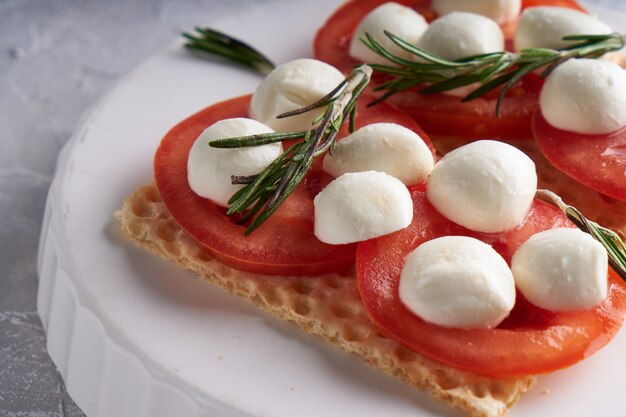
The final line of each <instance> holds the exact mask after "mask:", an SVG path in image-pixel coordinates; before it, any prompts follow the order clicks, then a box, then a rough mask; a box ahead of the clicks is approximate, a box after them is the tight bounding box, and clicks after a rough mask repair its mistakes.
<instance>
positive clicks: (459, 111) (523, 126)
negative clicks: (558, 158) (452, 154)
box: [313, 0, 584, 139]
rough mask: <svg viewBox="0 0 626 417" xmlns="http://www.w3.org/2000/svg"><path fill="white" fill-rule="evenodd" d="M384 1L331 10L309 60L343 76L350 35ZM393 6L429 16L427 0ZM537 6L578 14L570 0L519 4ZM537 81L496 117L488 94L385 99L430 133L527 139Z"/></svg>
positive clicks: (360, 0) (508, 28) (358, 1)
mask: <svg viewBox="0 0 626 417" xmlns="http://www.w3.org/2000/svg"><path fill="white" fill-rule="evenodd" d="M385 2H387V0H353V1H350V2H348V3H346V4H344V5H343V6H341V7H340V8H339V9H337V10H336V11H335V13H334V14H333V15H332V16H331V17H330V18H329V19H328V20H327V21H326V23H325V24H324V26H323V27H322V28H320V30H319V31H318V33H317V36H316V38H315V42H314V45H313V51H314V56H315V58H317V59H319V60H322V61H325V62H328V63H329V64H331V65H333V66H335V67H337V68H339V69H340V70H341V71H343V72H348V71H350V69H352V68H353V67H354V65H356V64H357V63H358V62H357V61H356V60H354V59H352V58H351V57H350V56H349V54H348V50H349V45H350V40H351V38H352V34H353V33H354V31H355V30H356V27H357V26H358V24H359V22H360V21H361V20H362V19H363V18H364V17H365V16H366V15H367V14H368V13H369V12H370V11H372V10H373V9H374V8H376V7H378V6H379V5H381V4H383V3H385ZM398 3H400V4H403V5H405V6H410V7H412V8H413V9H415V10H417V11H418V12H420V13H422V14H423V15H424V16H425V17H426V18H427V20H432V19H433V18H434V17H435V16H434V14H433V13H432V12H431V11H430V0H401V1H398ZM539 5H544V6H561V7H568V8H572V9H577V10H583V11H584V9H583V8H582V7H581V6H580V5H579V4H578V3H577V2H576V1H573V0H524V1H523V2H522V7H524V8H526V7H533V6H539ZM515 26H516V22H511V23H508V24H506V25H503V30H504V31H505V33H507V34H508V35H509V36H508V37H509V38H511V37H512V35H513V33H514V32H515ZM509 41H510V39H509ZM508 43H510V42H508ZM537 78H538V77H536V76H531V77H529V79H528V80H525V82H523V83H521V84H520V85H519V86H518V87H516V88H515V89H514V90H513V91H512V92H511V93H510V94H509V95H508V96H507V99H506V100H505V101H504V103H503V107H502V108H501V113H500V117H498V118H496V116H495V108H496V98H495V97H493V96H491V97H487V98H484V97H483V98H479V99H475V100H472V101H470V102H468V103H461V102H460V99H459V98H458V97H451V96H447V95H444V94H436V95H428V96H424V95H422V94H419V93H418V90H417V89H411V90H407V91H405V92H402V93H398V94H396V95H395V96H393V97H391V98H390V99H389V101H390V102H391V103H392V104H394V105H396V106H398V107H400V108H401V109H403V110H405V111H406V112H407V113H409V114H410V115H411V116H412V117H413V118H414V119H415V120H416V121H417V122H418V123H419V124H420V125H421V126H422V127H423V128H424V129H425V130H426V131H427V132H428V133H429V134H432V135H440V136H455V137H463V138H468V139H528V138H531V137H532V135H531V129H530V121H531V117H532V114H533V112H534V111H535V110H536V108H537V106H538V104H537V100H538V93H539V90H540V88H541V82H538V81H537Z"/></svg>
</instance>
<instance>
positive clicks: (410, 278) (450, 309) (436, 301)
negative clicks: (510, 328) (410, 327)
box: [399, 236, 515, 328]
mask: <svg viewBox="0 0 626 417" xmlns="http://www.w3.org/2000/svg"><path fill="white" fill-rule="evenodd" d="M399 294H400V300H401V301H402V303H403V304H404V305H405V306H406V307H407V308H408V309H409V310H411V311H412V312H413V313H415V314H417V315H418V316H419V317H421V318H422V319H424V320H425V321H428V322H431V323H434V324H437V325H439V326H444V327H464V328H492V327H496V326H497V325H498V324H499V323H500V322H501V321H502V320H504V318H506V317H507V316H508V315H509V313H510V312H511V310H512V309H513V306H514V305H515V282H514V280H513V274H512V273H511V270H510V269H509V266H508V265H507V263H506V261H505V260H504V259H503V258H502V257H501V256H500V255H499V254H498V253H497V252H496V251H495V250H493V248H492V247H491V246H489V245H487V244H485V243H483V242H481V241H480V240H477V239H474V238H471V237H465V236H445V237H440V238H438V239H433V240H430V241H428V242H426V243H423V244H422V245H420V246H418V247H417V249H415V250H414V251H413V252H411V253H410V254H409V255H408V256H407V258H406V263H405V264H404V267H403V268H402V274H401V275H400V285H399Z"/></svg>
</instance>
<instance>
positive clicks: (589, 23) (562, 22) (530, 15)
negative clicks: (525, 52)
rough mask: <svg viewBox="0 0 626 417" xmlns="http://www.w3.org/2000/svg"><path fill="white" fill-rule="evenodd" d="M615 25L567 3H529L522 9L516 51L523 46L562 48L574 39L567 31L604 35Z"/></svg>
mask: <svg viewBox="0 0 626 417" xmlns="http://www.w3.org/2000/svg"><path fill="white" fill-rule="evenodd" d="M612 32H613V29H611V27H610V26H609V25H607V24H606V23H604V22H602V21H600V20H598V19H597V18H596V17H594V16H592V15H590V14H587V13H583V12H580V11H578V10H573V9H568V8H566V7H552V6H540V7H530V8H528V9H526V10H524V12H523V13H522V17H521V18H520V21H519V23H518V24H517V30H516V32H515V39H514V45H515V50H516V51H521V50H522V49H524V48H551V49H563V48H565V47H567V46H570V45H572V44H574V43H576V42H575V41H564V40H563V37H564V36H567V35H602V34H608V33H612Z"/></svg>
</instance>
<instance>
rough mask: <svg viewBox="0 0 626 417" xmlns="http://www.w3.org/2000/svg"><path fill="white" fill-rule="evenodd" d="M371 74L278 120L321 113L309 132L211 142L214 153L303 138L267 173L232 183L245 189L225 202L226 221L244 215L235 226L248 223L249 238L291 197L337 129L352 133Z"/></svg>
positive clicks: (358, 75)
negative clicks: (347, 125)
mask: <svg viewBox="0 0 626 417" xmlns="http://www.w3.org/2000/svg"><path fill="white" fill-rule="evenodd" d="M371 74H372V69H371V68H370V67H368V66H367V65H361V66H359V67H357V68H355V69H354V70H353V71H352V72H351V73H350V74H349V75H348V76H347V77H346V79H345V80H344V81H342V82H341V83H340V84H339V85H338V86H337V87H336V88H334V89H333V90H332V91H331V92H330V93H329V94H327V95H326V96H325V97H323V98H322V99H321V100H318V101H317V102H315V103H313V104H311V105H309V106H306V107H303V108H302V109H297V110H295V111H292V112H289V113H285V114H283V115H281V117H289V116H293V115H297V114H302V113H304V112H307V111H311V110H313V109H317V108H321V107H324V108H325V110H324V112H323V113H322V115H321V116H320V117H319V118H318V119H316V123H314V125H313V126H312V128H311V129H310V130H307V131H300V132H286V133H278V132H274V133H265V134H259V135H251V136H243V137H236V138H227V139H222V140H216V141H213V142H210V143H209V145H210V146H213V147H216V148H238V147H244V146H257V145H262V144H266V143H273V142H278V141H283V140H287V139H296V138H302V139H303V140H302V141H301V142H298V143H296V144H294V145H292V146H291V147H289V149H287V150H286V151H285V152H283V154H282V155H280V156H279V157H278V158H277V159H276V160H274V161H273V162H272V163H271V164H270V165H269V166H268V167H267V168H265V169H264V170H263V171H262V172H261V173H259V174H258V175H256V176H251V177H237V176H234V177H233V181H234V182H238V183H241V182H244V183H246V184H245V186H244V187H243V188H241V189H240V190H239V191H237V192H236V193H235V194H233V196H232V197H231V198H230V200H229V201H228V204H229V205H230V207H229V209H228V210H227V212H226V213H227V214H228V215H233V214H235V213H243V216H242V217H241V218H240V219H239V223H247V222H248V221H250V223H249V225H248V227H247V228H246V231H245V234H246V235H248V234H250V233H252V232H253V231H254V230H256V228H258V227H259V226H260V225H261V224H263V222H265V221H266V220H267V219H268V218H269V217H270V216H272V214H274V213H275V212H276V210H278V208H279V207H280V205H281V204H282V203H283V202H284V201H285V200H286V199H287V198H288V197H289V195H290V194H291V193H292V192H293V191H294V190H295V188H296V187H297V186H298V184H300V182H301V181H302V180H303V179H304V177H305V176H306V174H307V172H308V171H309V168H310V167H311V165H312V163H313V160H314V159H315V158H316V157H318V156H320V155H323V154H324V153H326V151H328V150H329V149H333V147H334V144H335V141H336V138H337V135H338V133H339V130H340V129H341V126H342V125H343V123H345V122H346V121H350V125H351V129H352V128H354V114H355V111H356V103H357V99H358V97H359V95H360V94H361V93H362V92H363V90H364V89H365V87H366V86H367V84H368V83H369V80H370V76H371Z"/></svg>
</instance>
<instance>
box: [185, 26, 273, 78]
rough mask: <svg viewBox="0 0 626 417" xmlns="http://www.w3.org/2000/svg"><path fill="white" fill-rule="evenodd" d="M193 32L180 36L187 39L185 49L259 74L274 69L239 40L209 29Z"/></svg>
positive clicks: (268, 61)
mask: <svg viewBox="0 0 626 417" xmlns="http://www.w3.org/2000/svg"><path fill="white" fill-rule="evenodd" d="M195 31H196V33H195V34H191V33H186V32H184V33H183V34H182V36H183V37H185V38H186V39H187V42H186V43H185V47H186V48H188V49H190V50H192V51H198V52H202V53H206V54H209V55H211V56H218V57H221V58H224V59H226V60H228V61H230V62H233V63H235V64H238V65H241V66H244V67H247V68H250V69H252V70H254V71H257V72H259V73H261V74H268V73H269V72H270V71H272V70H273V69H274V68H275V65H274V63H273V62H272V61H271V60H270V59H269V58H267V57H266V56H265V55H263V54H262V53H261V52H259V51H258V50H256V49H254V48H253V47H251V46H250V45H248V44H246V43H244V42H243V41H240V40H239V39H236V38H233V37H232V36H229V35H227V34H225V33H222V32H218V31H216V30H213V29H209V28H199V27H197V28H195Z"/></svg>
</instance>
